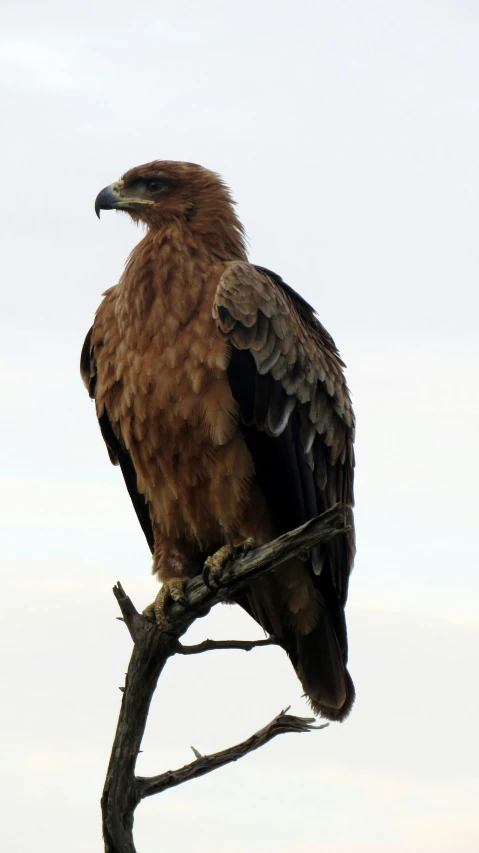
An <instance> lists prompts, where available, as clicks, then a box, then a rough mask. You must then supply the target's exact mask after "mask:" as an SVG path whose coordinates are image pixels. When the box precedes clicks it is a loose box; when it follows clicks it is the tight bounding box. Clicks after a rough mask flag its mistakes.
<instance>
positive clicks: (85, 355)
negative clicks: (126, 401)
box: [80, 327, 154, 552]
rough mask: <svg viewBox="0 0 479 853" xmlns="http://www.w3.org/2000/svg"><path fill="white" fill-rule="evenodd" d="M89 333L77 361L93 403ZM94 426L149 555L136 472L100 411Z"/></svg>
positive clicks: (144, 508) (147, 524)
mask: <svg viewBox="0 0 479 853" xmlns="http://www.w3.org/2000/svg"><path fill="white" fill-rule="evenodd" d="M92 330H93V327H92V328H91V329H90V331H89V332H88V334H87V336H86V338H85V343H84V344H83V348H82V351H81V357H80V372H81V375H82V379H83V382H84V383H85V385H86V388H87V390H88V393H89V395H90V397H91V398H92V399H93V400H94V399H95V387H96V382H97V367H96V362H95V356H94V352H93V348H92V345H91V336H92ZM98 423H99V424H100V430H101V434H102V436H103V439H104V441H105V444H106V447H107V450H108V455H109V457H110V460H111V462H112V463H113V465H119V466H120V468H121V472H122V474H123V478H124V480H125V484H126V488H127V489H128V494H129V495H130V498H131V501H132V504H133V506H134V507H135V512H136V514H137V516H138V521H139V522H140V524H141V527H142V530H143V533H144V534H145V537H146V541H147V542H148V545H149V547H150V550H151V552H153V545H154V541H153V529H152V526H151V519H150V513H149V510H148V504H147V502H146V500H145V498H144V496H143V495H142V494H141V492H139V491H138V486H137V480H136V472H135V469H134V467H133V462H132V461H131V457H130V454H129V453H128V451H127V450H126V448H125V447H124V446H123V444H122V443H121V441H120V440H119V439H118V438H117V437H116V435H115V433H114V431H113V428H112V426H111V423H110V421H109V418H108V415H107V413H106V410H104V412H103V414H102V415H101V416H100V417H99V418H98Z"/></svg>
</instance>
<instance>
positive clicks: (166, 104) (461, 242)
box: [0, 0, 479, 853]
mask: <svg viewBox="0 0 479 853" xmlns="http://www.w3.org/2000/svg"><path fill="white" fill-rule="evenodd" d="M478 39H479V7H478V5H477V3H475V2H471V0H455V2H452V0H450V2H446V0H389V2H384V0H362V2H360V3H358V2H356V0H349V2H347V0H335V2H333V0H316V2H306V0H297V2H295V3H293V2H282V0H256V2H252V0H243V1H242V2H241V3H238V2H235V3H232V2H229V0H226V1H225V0H222V2H219V0H218V2H216V0H202V1H201V2H193V0H189V2H188V0H171V2H166V0H156V2H154V3H152V2H145V0H137V2H136V3H134V4H132V3H126V2H125V0H116V2H85V0H83V2H81V3H80V2H78V0H77V2H59V0H43V2H42V3H37V2H25V0H23V2H19V3H17V4H13V3H12V4H10V6H9V8H8V9H4V10H2V33H1V35H0V65H1V77H0V97H1V104H0V110H1V111H0V114H1V117H2V126H3V129H2V133H1V137H0V146H1V149H2V151H1V154H2V178H1V199H2V204H1V206H0V207H1V209H0V217H1V227H0V233H1V236H2V244H3V250H2V283H1V288H2V303H3V305H2V311H1V314H0V326H1V328H0V341H1V343H0V347H1V348H2V349H3V351H4V352H3V358H2V363H1V375H2V395H1V405H2V407H3V413H2V417H1V422H2V426H3V440H2V443H1V451H0V452H1V454H2V461H1V468H0V486H1V488H0V500H1V502H2V509H1V514H0V523H1V528H2V530H1V536H0V549H1V554H2V566H3V567H4V570H3V572H2V590H3V593H4V596H5V601H6V607H5V610H4V614H3V618H2V620H1V623H0V632H1V633H2V635H3V637H2V648H3V663H2V685H3V693H4V698H3V701H2V704H1V706H0V714H1V715H2V717H3V722H2V723H1V725H0V738H1V754H2V764H3V772H2V781H1V782H0V786H3V790H2V792H1V801H2V803H3V805H4V806H5V807H6V811H5V817H4V818H3V820H2V843H3V847H4V849H5V850H6V851H8V853H27V851H30V850H35V851H38V853H65V851H66V850H68V853H87V851H88V853H90V851H93V850H100V849H101V840H100V831H101V829H100V813H99V797H100V793H101V789H102V785H103V778H104V774H105V770H106V765H107V761H108V757H109V751H110V745H111V741H112V738H113V732H114V727H115V725H116V718H117V713H118V709H119V705H120V698H121V694H120V693H119V691H118V686H119V685H120V684H122V683H123V677H124V671H125V669H126V665H127V662H128V659H129V655H130V650H131V642H130V639H129V636H128V634H127V631H126V629H125V628H124V626H123V625H122V624H121V623H119V622H115V617H116V616H117V609H116V604H115V601H114V599H113V596H112V594H111V591H110V590H111V586H112V585H113V583H114V582H115V581H116V580H117V579H121V581H122V582H123V584H124V586H125V588H126V590H127V591H128V593H129V594H130V595H131V597H132V598H133V600H134V602H135V604H136V605H137V607H138V608H139V609H141V608H142V607H143V606H145V604H147V603H148V602H149V601H151V600H152V598H153V597H154V594H155V592H156V586H155V584H156V582H155V581H154V580H153V578H152V577H151V576H150V573H149V572H150V557H149V552H148V549H147V547H146V543H145V542H144V540H143V534H142V532H141V530H140V528H139V526H138V523H137V521H136V517H135V515H134V512H133V510H132V508H131V506H130V503H129V498H128V496H127V494H126V490H125V488H124V486H123V482H122V479H121V475H120V473H119V471H118V470H117V469H114V468H113V467H112V466H110V464H109V462H108V457H107V454H106V451H105V448H104V446H103V443H102V440H101V437H100V434H99V430H98V427H97V424H96V419H95V416H94V411H93V406H92V404H91V403H90V401H89V400H88V397H87V395H86V392H85V391H84V388H83V386H82V384H81V381H80V378H79V372H78V359H79V352H80V348H81V345H82V343H83V338H84V336H85V333H86V332H87V330H88V328H89V326H90V324H91V321H92V318H93V314H94V311H95V309H96V307H97V305H98V303H99V300H100V297H101V293H102V291H103V290H105V289H106V288H107V287H109V286H111V285H112V284H114V283H115V282H116V281H117V280H118V277H119V275H120V274H121V271H122V267H123V264H124V262H125V259H126V257H127V255H128V253H129V251H130V250H131V249H132V247H133V246H134V245H135V243H136V242H137V240H138V239H139V232H138V231H137V230H136V229H135V227H134V226H133V225H132V224H131V223H130V222H129V220H128V218H127V217H125V216H121V215H116V214H113V213H111V214H105V215H104V216H103V217H102V219H101V222H99V221H98V220H97V219H96V217H95V215H94V211H93V201H94V198H95V196H96V194H97V193H98V191H99V190H100V189H101V188H102V187H103V186H105V184H108V183H110V182H111V181H113V180H116V179H118V177H119V176H120V175H121V173H122V172H124V171H125V170H126V169H128V168H130V167H132V166H135V165H138V164H140V163H142V162H146V161H149V160H152V159H178V160H191V161H194V162H198V163H201V164H203V165H204V166H207V167H209V168H212V169H214V170H216V171H218V172H220V173H221V174H222V175H223V177H224V178H225V180H226V181H227V183H228V184H229V185H230V186H231V188H232V191H233V194H234V196H235V198H236V199H237V201H238V205H239V207H238V210H239V214H240V216H241V218H242V220H243V222H244V224H245V227H246V230H247V233H248V236H249V243H250V257H251V259H252V260H253V261H255V262H256V263H259V264H263V265H266V266H268V267H270V268H271V269H273V270H276V271H277V272H278V273H280V274H281V275H282V276H283V277H284V278H285V280H286V281H288V282H289V283H290V284H291V285H292V286H293V287H294V288H296V289H297V290H298V291H299V292H300V293H301V294H303V295H304V296H305V297H306V298H307V299H308V300H309V301H310V302H312V303H313V304H314V305H315V307H316V308H317V311H318V314H319V317H320V319H321V321H322V322H323V323H324V325H326V327H327V328H328V330H329V331H330V332H331V333H332V335H333V337H334V338H335V340H336V342H337V344H338V346H339V348H340V350H341V353H342V355H343V358H344V359H345V361H346V362H347V364H348V374H347V375H348V381H349V384H350V387H351V390H352V394H353V401H354V405H355V409H356V413H357V419H358V438H357V463H358V467H357V489H356V496H357V513H356V519H357V528H358V557H357V561H356V567H355V570H354V575H353V578H352V582H351V592H350V603H349V605H348V621H349V625H350V646H351V655H350V663H351V666H350V669H351V673H352V675H353V677H354V680H355V682H356V687H357V702H356V705H355V708H354V711H353V713H352V715H351V717H350V719H348V720H347V721H346V722H345V723H344V724H342V725H339V724H337V725H331V726H330V727H329V728H328V729H326V730H324V731H321V732H315V733H312V734H308V735H301V736H296V735H294V736H293V735H290V737H289V738H286V737H285V738H278V739H277V740H275V741H274V742H273V743H271V744H269V745H268V746H266V747H265V748H263V749H261V750H259V751H258V752H256V753H254V754H253V755H251V756H249V757H247V758H245V759H244V760H243V761H242V762H240V763H239V764H236V765H232V766H230V767H228V768H225V769H222V770H219V771H217V772H215V773H213V774H212V775H210V776H208V777H205V778H203V779H200V780H197V781H195V782H191V783H188V784H187V785H184V786H182V787H180V788H177V789H175V790H174V791H171V792H169V793H167V794H165V795H162V796H161V797H156V798H151V799H150V800H148V801H146V802H145V803H143V804H142V805H141V806H140V807H139V808H138V810H137V817H136V841H137V847H138V851H139V853H150V851H151V853H154V851H161V853H177V851H178V853H183V851H184V853H186V851H188V853H189V852H190V851H195V853H211V851H215V853H216V851H217V853H245V851H247V853H269V851H274V853H451V851H454V853H472V851H473V850H476V849H478V848H479V819H478V817H477V803H478V802H479V780H478V772H477V767H478V765H479V747H478V737H477V707H478V702H479V690H478V684H477V672H478V656H479V654H478V650H479V615H478V613H479V611H478V605H479V573H478V562H479V560H478V558H479V547H478V544H477V527H478V525H477V516H478V510H479V507H478V498H477V483H478V479H479V462H478V451H477V445H478V428H477V422H478V416H479V402H478V391H477V376H478V373H479V351H478V345H477V316H478V310H479V300H478V297H477V271H478V260H479V259H478V254H479V248H478V247H479V242H478V239H477V229H478V212H479V211H478V207H479V200H478V196H479V168H478V156H477V152H478V150H479V124H478V114H479V51H478V48H477V45H478ZM189 636H191V639H193V638H196V639H197V640H201V639H203V638H205V637H206V636H215V637H236V638H239V637H246V636H251V637H255V636H256V637H257V636H259V632H258V629H257V626H256V625H255V624H254V623H253V622H252V621H251V620H249V619H248V617H247V616H246V615H245V614H243V613H241V612H237V611H236V609H235V608H231V607H217V608H216V609H215V612H213V613H212V614H210V616H208V617H207V619H204V620H200V621H199V622H198V623H197V624H196V625H195V626H194V628H193V629H192V630H191V632H190V635H189ZM300 694H301V688H300V685H299V682H298V681H297V679H296V677H295V675H294V672H293V670H292V668H291V666H290V664H289V662H288V661H287V660H286V658H285V656H284V654H282V653H280V651H279V650H276V649H258V650H255V651H254V652H252V653H251V654H250V655H245V654H244V653H243V654H242V653H240V652H228V653H223V652H221V653H216V654H210V655H204V656H201V658H194V659H184V660H178V659H175V660H174V661H172V662H171V663H170V664H169V666H168V667H167V669H166V671H165V673H164V677H163V678H162V679H161V683H160V687H159V690H158V693H157V695H156V697H155V700H154V703H153V706H152V710H151V714H150V718H149V723H148V729H147V734H146V738H145V742H144V746H143V748H144V752H143V754H142V755H141V756H140V759H139V762H138V770H139V772H141V773H142V774H153V773H158V772H160V771H162V770H166V769H168V768H171V767H176V766H180V765H182V764H184V763H185V762H187V761H189V760H190V759H191V758H192V754H191V752H190V749H189V747H190V744H193V745H194V746H195V747H196V748H197V749H199V750H200V751H202V752H212V751H214V750H217V749H221V748H224V747H225V746H227V745H230V744H232V743H234V742H235V741H237V740H239V739H242V738H244V737H247V736H248V735H249V734H251V733H252V732H253V731H255V730H256V729H258V728H260V727H261V726H263V725H264V724H265V723H266V722H267V721H268V720H269V719H270V718H272V717H273V716H274V715H275V714H276V713H277V712H278V711H279V710H280V709H281V708H284V707H285V706H286V705H289V704H291V705H292V707H293V711H295V712H297V713H302V712H305V711H306V710H307V709H306V706H305V704H304V701H303V700H302V699H301V695H300Z"/></svg>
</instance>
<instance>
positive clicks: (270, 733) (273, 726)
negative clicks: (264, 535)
mask: <svg viewBox="0 0 479 853" xmlns="http://www.w3.org/2000/svg"><path fill="white" fill-rule="evenodd" d="M349 514H350V510H349V508H348V507H342V506H340V505H336V506H334V507H332V508H331V509H329V510H328V511H327V512H325V513H324V514H323V515H321V516H319V517H318V518H314V519H312V520H311V521H308V522H307V523H306V524H304V525H303V526H302V527H299V528H297V529H296V530H293V531H291V532H290V533H287V534H285V535H284V536H281V537H279V539H276V540H275V541H274V542H270V543H268V544H267V545H264V546H262V547H261V548H258V549H256V550H255V551H252V552H250V553H249V554H247V555H246V556H242V557H239V558H238V559H236V560H234V562H232V563H231V564H230V565H229V566H228V567H227V568H226V569H225V571H224V572H223V574H222V576H221V587H220V588H219V589H218V590H217V591H216V592H212V591H211V590H210V589H208V587H207V586H206V585H205V584H204V583H203V580H202V578H201V577H197V578H194V579H193V580H190V581H189V582H188V584H187V585H186V590H185V595H186V598H187V600H188V603H189V605H190V608H188V609H185V608H184V607H182V606H181V605H179V604H176V603H174V604H172V606H171V608H170V610H169V613H168V618H169V620H170V624H171V631H168V632H165V631H159V630H158V627H157V625H156V623H155V622H154V621H153V620H152V619H149V618H147V617H145V616H142V615H141V614H140V613H138V612H137V610H136V608H135V607H134V605H133V603H132V602H131V600H130V598H129V597H128V596H127V595H126V593H125V592H124V590H123V588H122V586H121V584H120V583H118V584H117V585H116V586H115V587H114V589H113V592H114V594H115V597H116V599H117V601H118V604H119V607H120V609H121V613H122V620H123V621H124V622H125V623H126V626H127V628H128V630H129V632H130V635H131V637H132V639H133V642H134V646H133V652H132V656H131V660H130V664H129V667H128V672H127V676H126V681H125V687H124V688H122V689H123V697H122V703H121V709H120V715H119V719H118V725H117V729H116V734H115V739H114V742H113V747H112V751H111V757H110V763H109V766H108V772H107V776H106V780H105V787H104V790H103V796H102V800H101V807H102V817H103V837H104V840H105V853H136V851H135V846H134V841H133V817H134V811H135V808H136V806H137V805H138V803H139V802H140V801H141V799H143V798H144V797H147V796H151V795H152V794H155V793H159V792H160V791H164V790H166V789H167V788H171V787H173V786H175V785H179V784H181V783H182V782H186V781H187V780H189V779H194V778H197V777H198V776H203V775H204V774H205V773H209V772H211V771H212V770H215V769H216V768H217V767H222V766H224V765H225V764H228V763H230V762H231V761H237V760H238V758H242V757H243V756H244V755H247V754H248V753H249V752H252V751H253V750H255V749H258V748H259V747H260V746H262V745H263V744H265V743H267V742H268V741H269V740H271V739H272V738H274V737H276V735H278V734H283V733H286V732H304V731H310V730H311V729H313V728H324V726H314V725H313V723H314V718H302V717H294V716H292V715H289V714H287V713H286V712H285V711H283V712H282V713H281V714H279V715H278V716H277V717H275V719H274V720H272V721H271V722H270V723H269V724H268V725H267V726H265V727H264V729H261V730H260V731H259V732H256V734H254V735H252V737H250V738H248V739H247V740H245V741H243V742H242V743H240V744H237V745H236V746H234V747H230V748H229V749H225V750H223V751H222V752H218V753H214V754H213V755H209V756H200V754H199V753H198V752H197V750H193V751H194V753H195V755H196V756H197V758H196V761H194V762H192V763H191V764H188V765H186V766H185V767H182V768H180V769H179V770H172V771H168V772H167V773H163V774H160V775H159V776H153V777H151V778H146V777H136V776H135V766H136V759H137V756H138V753H139V751H140V746H141V741H142V738H143V734H144V730H145V726H146V720H147V717H148V711H149V708H150V703H151V700H152V697H153V693H154V691H155V688H156V685H157V682H158V678H159V676H160V674H161V672H162V670H163V667H164V666H165V664H166V661H167V660H168V658H169V657H171V656H172V655H174V654H175V653H179V654H185V655H188V654H199V653H200V652H204V651H210V650H214V649H225V648H228V649H243V650H245V651H249V650H250V649H252V648H255V647H256V646H267V645H277V643H276V641H275V639H274V637H270V638H268V639H266V640H252V641H240V640H224V641H223V640H219V641H215V640H205V641H204V642H203V643H199V644H198V645H196V646H182V645H181V644H180V643H179V641H178V637H180V636H181V635H182V634H184V632H185V631H186V630H187V628H188V627H189V626H190V625H191V624H192V622H194V621H195V619H197V618H198V617H199V616H204V615H205V614H206V613H207V612H208V611H209V609H210V608H211V607H212V606H213V605H215V604H217V603H218V602H220V601H224V600H225V599H228V600H231V599H234V597H235V595H236V593H237V592H238V591H240V590H241V589H242V588H243V587H244V585H245V584H246V583H248V582H249V581H251V580H253V579H254V578H257V577H259V576H260V575H261V574H263V573H265V572H267V571H274V569H275V568H276V567H277V566H279V565H281V563H283V562H284V561H285V560H288V559H290V558H291V557H294V556H297V555H299V554H301V555H302V554H307V553H309V552H310V551H311V549H312V548H314V546H315V545H317V544H319V543H320V542H327V541H328V540H329V539H331V538H332V537H333V536H337V535H338V534H340V533H344V532H345V531H346V530H348V529H350V528H349V526H348V522H349V518H350V515H349Z"/></svg>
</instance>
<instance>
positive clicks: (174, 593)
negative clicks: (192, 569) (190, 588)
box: [143, 577, 194, 631]
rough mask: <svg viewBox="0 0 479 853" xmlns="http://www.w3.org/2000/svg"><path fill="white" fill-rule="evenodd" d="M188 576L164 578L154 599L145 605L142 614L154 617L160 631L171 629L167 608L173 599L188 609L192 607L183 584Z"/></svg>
mask: <svg viewBox="0 0 479 853" xmlns="http://www.w3.org/2000/svg"><path fill="white" fill-rule="evenodd" d="M187 581H188V578H178V577H176V578H168V580H164V581H163V583H162V585H161V589H160V591H159V593H158V595H157V596H156V598H155V600H154V601H153V602H152V603H151V604H149V605H148V607H145V609H144V611H143V616H148V617H149V618H150V619H154V620H155V621H156V624H157V625H158V628H159V629H160V631H171V629H172V625H171V622H170V620H169V619H168V615H167V610H168V607H170V606H171V604H172V602H173V601H176V602H177V603H178V604H181V605H182V607H185V608H187V609H188V610H191V609H194V608H193V607H192V605H191V604H190V603H189V601H188V599H187V598H186V596H185V586H186V583H187Z"/></svg>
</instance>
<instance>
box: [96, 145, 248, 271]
mask: <svg viewBox="0 0 479 853" xmlns="http://www.w3.org/2000/svg"><path fill="white" fill-rule="evenodd" d="M233 205H234V202H233V200H232V198H231V195H230V192H229V190H228V187H227V186H226V185H225V184H224V183H223V181H222V180H221V178H220V177H219V175H217V174H215V172H210V171H209V170H208V169H204V168H203V167H202V166H197V165H196V164H195V163H181V162H176V161H174V160H155V161H154V162H152V163H146V164H145V165H144V166H136V167H135V168H134V169H130V171H129V172H126V173H125V174H124V175H123V177H122V178H121V179H120V180H119V181H116V182H115V183H113V184H110V186H108V187H105V188H104V189H103V190H102V191H101V192H100V193H99V194H98V195H97V197H96V199H95V212H96V214H97V216H98V217H99V216H100V211H101V210H123V211H125V212H126V213H128V214H129V215H130V216H131V218H132V219H133V220H134V221H135V222H143V223H144V224H145V225H146V226H147V227H148V228H150V229H151V228H161V227H162V226H163V225H165V224H166V223H168V222H171V221H172V220H181V221H184V222H185V221H186V222H188V223H191V226H192V228H193V229H194V230H197V231H204V232H205V233H207V232H209V233H214V232H215V231H217V232H218V231H225V229H226V230H228V229H229V230H230V231H231V235H232V236H233V235H234V238H235V241H236V242H239V244H241V254H242V255H244V244H243V238H244V232H243V228H242V226H241V223H240V222H239V220H238V218H237V216H236V214H235V212H234V208H233ZM235 254H237V252H236V253H235Z"/></svg>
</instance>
